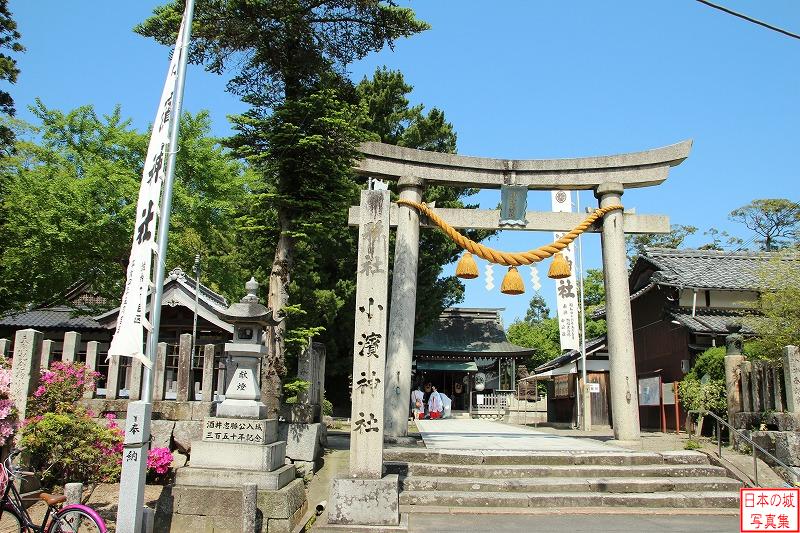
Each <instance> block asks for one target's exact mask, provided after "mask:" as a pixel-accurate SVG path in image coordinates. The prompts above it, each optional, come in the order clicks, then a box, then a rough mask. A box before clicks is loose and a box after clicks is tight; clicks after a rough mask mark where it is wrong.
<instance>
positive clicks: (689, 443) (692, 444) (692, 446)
mask: <svg viewBox="0 0 800 533" xmlns="http://www.w3.org/2000/svg"><path fill="white" fill-rule="evenodd" d="M700 446H701V444H700V442H698V441H696V440H694V439H687V440H686V442H685V443H684V445H683V449H684V450H697V449H699V448H700Z"/></svg>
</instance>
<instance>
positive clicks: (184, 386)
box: [175, 333, 192, 402]
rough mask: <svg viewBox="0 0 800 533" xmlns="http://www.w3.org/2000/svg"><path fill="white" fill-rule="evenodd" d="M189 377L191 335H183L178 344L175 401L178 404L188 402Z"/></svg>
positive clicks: (190, 373)
mask: <svg viewBox="0 0 800 533" xmlns="http://www.w3.org/2000/svg"><path fill="white" fill-rule="evenodd" d="M191 375H192V334H191V333H184V334H182V335H181V338H180V343H179V344H178V391H177V395H176V398H175V399H176V400H178V401H179V402H188V401H189V394H190V390H189V389H190V388H192V387H190V383H189V382H190V381H191Z"/></svg>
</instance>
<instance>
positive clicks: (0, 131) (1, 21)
mask: <svg viewBox="0 0 800 533" xmlns="http://www.w3.org/2000/svg"><path fill="white" fill-rule="evenodd" d="M20 37H21V36H20V34H19V32H18V31H17V23H16V22H15V21H14V18H13V15H12V13H11V11H10V10H9V9H8V0H0V49H3V50H10V51H11V52H14V53H20V52H23V51H24V50H25V48H24V47H23V46H22V44H21V43H20V42H19V39H20ZM18 76H19V68H18V67H17V61H16V60H15V59H14V58H13V57H12V56H10V55H8V54H3V53H0V80H4V81H7V82H9V83H16V82H17V77H18ZM14 111H15V109H14V99H13V98H12V97H11V94H10V93H9V92H8V91H2V90H0V112H1V113H4V114H6V115H8V116H14ZM13 145H14V131H13V130H12V129H11V128H10V127H9V126H7V125H5V124H2V125H0V151H2V152H6V151H8V150H9V149H10V148H11V147H12V146H13ZM2 193H3V190H2V189H1V188H0V201H2V198H3V196H2Z"/></svg>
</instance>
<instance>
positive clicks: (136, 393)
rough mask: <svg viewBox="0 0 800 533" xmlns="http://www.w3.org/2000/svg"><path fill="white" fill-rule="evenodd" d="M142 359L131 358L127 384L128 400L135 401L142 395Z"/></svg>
mask: <svg viewBox="0 0 800 533" xmlns="http://www.w3.org/2000/svg"><path fill="white" fill-rule="evenodd" d="M142 366H143V365H142V361H141V360H140V359H131V382H130V384H129V385H128V400H130V401H132V402H135V401H136V400H138V399H139V398H141V396H142Z"/></svg>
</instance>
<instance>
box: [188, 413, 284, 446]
mask: <svg viewBox="0 0 800 533" xmlns="http://www.w3.org/2000/svg"><path fill="white" fill-rule="evenodd" d="M269 422H270V421H267V420H253V419H252V418H219V417H214V416H207V417H205V418H203V440H204V441H206V442H235V443H236V444H264V443H265V442H272V441H271V440H268V439H267V433H268V423H269Z"/></svg>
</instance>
